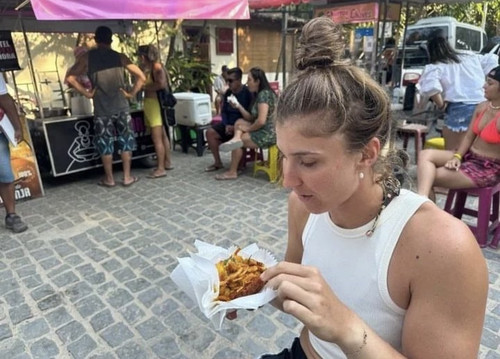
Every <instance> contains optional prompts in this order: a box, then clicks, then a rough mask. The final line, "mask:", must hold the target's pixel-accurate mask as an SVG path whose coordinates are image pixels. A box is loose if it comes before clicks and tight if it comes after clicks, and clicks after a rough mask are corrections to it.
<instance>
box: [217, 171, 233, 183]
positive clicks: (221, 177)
mask: <svg viewBox="0 0 500 359" xmlns="http://www.w3.org/2000/svg"><path fill="white" fill-rule="evenodd" d="M237 178H238V176H236V177H232V176H228V175H226V174H225V173H222V174H220V175H216V176H215V179H216V180H217V181H231V180H235V179H237Z"/></svg>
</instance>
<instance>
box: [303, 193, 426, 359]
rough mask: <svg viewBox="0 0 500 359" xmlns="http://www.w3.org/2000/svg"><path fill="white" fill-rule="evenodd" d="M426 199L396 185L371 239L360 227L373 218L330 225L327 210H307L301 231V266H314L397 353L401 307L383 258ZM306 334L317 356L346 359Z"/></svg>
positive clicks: (387, 257) (334, 348)
mask: <svg viewBox="0 0 500 359" xmlns="http://www.w3.org/2000/svg"><path fill="white" fill-rule="evenodd" d="M427 200H428V199H427V198H425V197H422V196H419V195H417V194H415V193H413V192H410V191H408V190H404V189H402V190H401V193H400V195H399V196H398V197H396V198H394V199H393V200H392V202H391V203H390V204H389V205H388V206H387V207H386V208H385V209H384V210H383V211H382V213H381V215H380V218H379V222H378V224H377V227H376V229H375V232H374V233H373V235H372V236H371V237H367V236H366V231H368V230H369V229H370V228H371V226H372V225H373V222H374V220H372V221H370V222H369V223H367V224H365V225H363V226H361V227H358V228H354V229H345V228H340V227H338V226H336V225H335V224H334V223H333V222H332V221H331V219H330V216H329V214H328V212H326V213H322V214H311V215H310V216H309V219H308V220H307V223H306V226H305V228H304V233H303V235H302V243H303V246H304V254H303V257H302V264H304V265H309V266H314V267H316V268H318V269H319V270H320V272H321V274H322V276H323V278H324V279H325V280H326V282H327V283H328V284H329V285H330V287H331V288H332V290H333V292H334V293H335V295H336V296H337V297H338V298H339V299H340V300H341V301H342V302H343V303H344V304H346V305H347V306H348V307H349V308H351V309H352V310H353V311H354V312H355V313H357V314H358V315H359V316H360V317H361V318H362V319H363V320H364V321H365V322H366V323H367V325H368V326H370V328H372V329H373V330H374V331H375V332H376V333H377V334H378V335H379V336H380V337H381V338H382V339H384V340H385V341H387V342H388V343H389V344H391V345H392V346H393V347H394V348H395V349H396V350H399V351H400V350H401V330H402V326H403V319H404V316H405V313H406V310H404V309H402V308H400V307H398V306H397V305H396V304H395V303H394V302H393V300H392V299H391V297H390V295H389V289H388V287H387V274H388V269H389V262H390V260H391V257H392V253H393V251H394V248H395V246H396V243H397V242H398V240H399V236H400V234H401V232H402V230H403V228H404V226H405V225H406V223H407V222H408V220H409V219H410V218H411V217H412V216H413V214H414V213H415V212H416V210H417V209H418V208H419V207H420V206H421V205H422V204H423V203H424V202H426V201H427ZM309 338H310V340H311V344H312V346H313V348H314V349H315V350H316V352H317V353H318V354H319V355H320V356H321V357H322V358H324V359H337V358H339V359H340V358H346V356H345V355H344V353H343V352H342V350H340V348H339V347H338V346H337V345H336V344H333V343H330V342H325V341H323V340H321V339H319V338H317V337H316V336H314V335H313V334H312V333H309Z"/></svg>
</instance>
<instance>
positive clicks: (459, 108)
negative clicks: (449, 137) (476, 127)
mask: <svg viewBox="0 0 500 359" xmlns="http://www.w3.org/2000/svg"><path fill="white" fill-rule="evenodd" d="M476 106H477V105H475V104H472V105H469V104H465V103H463V102H450V103H448V107H446V114H445V116H444V124H445V126H446V127H448V128H449V129H450V130H451V131H452V132H463V131H467V129H468V128H469V125H470V122H471V120H472V114H473V113H474V110H475V109H476Z"/></svg>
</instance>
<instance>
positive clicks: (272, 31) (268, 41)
mask: <svg viewBox="0 0 500 359" xmlns="http://www.w3.org/2000/svg"><path fill="white" fill-rule="evenodd" d="M237 33H238V64H239V66H240V67H241V68H242V70H243V72H244V73H245V74H246V73H247V72H248V70H250V68H252V67H255V66H257V67H260V68H262V69H263V70H264V71H265V72H266V76H267V79H268V81H278V82H279V83H280V88H282V83H283V74H282V63H281V61H282V60H281V59H280V52H281V22H280V21H270V20H266V21H264V20H261V19H256V20H249V21H239V22H238V30H237ZM286 41H287V42H286V54H287V55H286V70H287V78H288V76H289V73H290V72H291V70H292V66H293V61H292V56H291V55H290V54H292V53H293V44H294V41H293V37H292V36H291V35H288V36H287V40H286Z"/></svg>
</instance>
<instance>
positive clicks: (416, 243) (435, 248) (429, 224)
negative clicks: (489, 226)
mask: <svg viewBox="0 0 500 359" xmlns="http://www.w3.org/2000/svg"><path fill="white" fill-rule="evenodd" d="M401 239H402V240H403V244H404V246H403V247H404V248H406V251H407V252H406V253H405V255H410V256H412V257H415V256H419V257H420V258H422V257H423V258H422V259H425V257H427V258H428V259H430V263H429V264H430V265H431V266H432V265H433V263H434V264H435V263H436V261H439V263H443V261H445V262H449V263H448V264H454V265H459V262H458V261H459V260H464V259H465V258H469V259H471V258H474V256H471V254H477V253H480V250H479V246H478V245H477V242H476V239H475V237H474V235H473V234H472V232H471V231H470V229H469V227H468V226H467V225H466V224H465V223H464V222H463V221H461V220H460V219H458V218H455V217H453V216H452V215H450V214H449V213H447V212H445V211H443V210H442V209H440V208H439V207H438V206H436V205H435V204H434V203H432V202H426V203H424V204H423V205H422V206H421V207H420V208H419V209H418V210H417V212H415V214H414V215H413V216H412V218H411V219H410V220H409V221H408V223H407V225H406V226H405V228H404V230H403V233H402V237H401Z"/></svg>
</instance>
